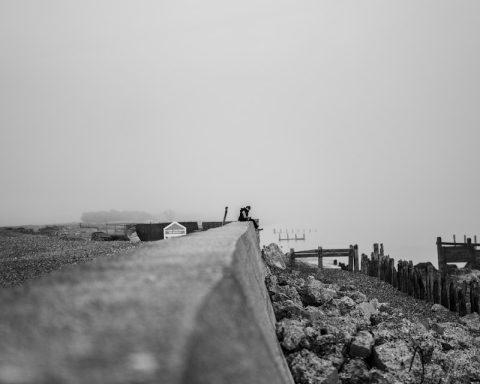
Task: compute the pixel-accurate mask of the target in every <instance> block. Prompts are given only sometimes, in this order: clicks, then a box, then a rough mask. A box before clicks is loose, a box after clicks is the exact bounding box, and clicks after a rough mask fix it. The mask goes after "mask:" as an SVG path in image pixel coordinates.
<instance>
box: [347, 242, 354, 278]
mask: <svg viewBox="0 0 480 384" xmlns="http://www.w3.org/2000/svg"><path fill="white" fill-rule="evenodd" d="M348 271H349V272H353V245H350V253H349V254H348Z"/></svg>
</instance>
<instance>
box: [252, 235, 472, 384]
mask: <svg viewBox="0 0 480 384" xmlns="http://www.w3.org/2000/svg"><path fill="white" fill-rule="evenodd" d="M262 255H263V257H264V260H265V262H266V264H267V277H266V286H267V289H268V292H269V294H270V297H271V300H272V304H273V308H274V312H275V317H276V320H277V324H276V332H277V337H278V340H279V342H280V345H281V347H282V349H283V351H284V354H285V356H286V359H287V362H288V365H289V367H290V370H291V373H292V376H293V378H294V380H295V383H297V384H314V383H315V384H317V383H318V384H320V383H328V384H330V383H349V384H353V383H432V384H433V383H434V384H439V383H443V384H446V383H452V384H453V383H480V318H479V315H478V313H472V314H469V315H466V316H463V317H459V316H458V315H457V314H455V313H453V312H450V311H449V310H447V309H446V308H444V307H442V306H441V305H439V304H434V305H432V304H429V303H426V302H424V301H420V300H416V299H413V298H411V297H409V296H407V295H405V294H403V293H401V292H400V291H398V290H396V289H395V288H393V287H392V286H391V285H389V284H387V283H385V282H382V281H379V280H378V279H376V278H372V277H369V276H366V275H363V274H360V273H351V272H347V271H340V270H321V271H319V270H318V269H317V268H315V267H313V266H310V265H308V264H305V263H298V267H297V268H296V269H295V270H293V271H292V270H291V269H290V268H288V267H287V265H289V263H288V260H287V257H288V256H287V255H284V254H283V253H282V252H281V250H280V249H279V247H278V246H277V245H276V244H271V245H269V246H268V247H264V249H263V251H262Z"/></svg>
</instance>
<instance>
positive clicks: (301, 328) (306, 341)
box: [277, 319, 318, 352]
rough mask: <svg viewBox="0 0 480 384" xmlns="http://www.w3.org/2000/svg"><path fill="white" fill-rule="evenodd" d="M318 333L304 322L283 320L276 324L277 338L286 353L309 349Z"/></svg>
mask: <svg viewBox="0 0 480 384" xmlns="http://www.w3.org/2000/svg"><path fill="white" fill-rule="evenodd" d="M317 335H318V333H317V331H316V330H315V328H312V327H311V326H309V323H308V321H306V320H292V319H283V320H281V321H279V322H278V323H277V337H278V340H279V341H280V345H281V346H282V348H283V349H284V350H286V351H288V352H292V351H296V350H299V349H301V348H307V349H309V348H311V344H312V341H313V340H315V339H316V337H317Z"/></svg>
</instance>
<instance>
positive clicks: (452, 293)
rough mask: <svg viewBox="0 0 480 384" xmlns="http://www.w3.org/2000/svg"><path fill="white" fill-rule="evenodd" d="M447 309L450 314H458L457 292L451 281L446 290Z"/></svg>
mask: <svg viewBox="0 0 480 384" xmlns="http://www.w3.org/2000/svg"><path fill="white" fill-rule="evenodd" d="M448 307H449V309H450V311H452V312H458V310H457V290H456V289H455V285H454V283H453V281H451V282H450V284H449V288H448Z"/></svg>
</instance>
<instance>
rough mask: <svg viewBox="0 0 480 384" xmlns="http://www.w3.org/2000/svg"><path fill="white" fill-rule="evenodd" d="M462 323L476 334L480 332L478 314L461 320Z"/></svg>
mask: <svg viewBox="0 0 480 384" xmlns="http://www.w3.org/2000/svg"><path fill="white" fill-rule="evenodd" d="M460 322H461V323H462V324H464V325H466V326H467V328H468V329H470V330H471V331H474V332H480V315H479V314H478V313H477V312H473V313H470V314H468V315H465V316H463V317H461V318H460Z"/></svg>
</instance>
